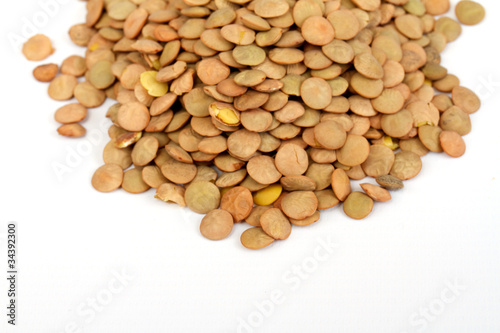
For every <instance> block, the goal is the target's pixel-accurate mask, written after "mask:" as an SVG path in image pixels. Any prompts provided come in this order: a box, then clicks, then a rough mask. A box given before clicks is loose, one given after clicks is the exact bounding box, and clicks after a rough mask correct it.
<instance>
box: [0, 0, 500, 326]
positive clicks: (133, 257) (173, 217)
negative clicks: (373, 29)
mask: <svg viewBox="0 0 500 333" xmlns="http://www.w3.org/2000/svg"><path fill="white" fill-rule="evenodd" d="M42 1H43V0H42ZM61 2H62V0H61ZM66 2H67V3H66V4H63V5H59V6H58V8H57V9H54V8H53V12H54V13H53V14H54V15H53V17H52V18H51V19H50V21H49V22H43V21H42V22H39V25H40V28H39V31H40V32H41V33H44V34H46V35H47V36H50V38H51V39H52V41H53V43H54V46H55V48H56V52H55V54H54V55H53V56H51V57H50V58H48V59H46V60H45V61H44V63H47V62H54V63H58V64H59V63H61V61H62V60H63V59H64V58H66V57H67V56H69V55H71V54H80V55H83V53H84V49H83V48H78V47H75V46H73V45H72V43H71V41H70V39H69V37H68V35H67V31H68V29H69V27H70V26H71V25H72V24H75V23H77V22H82V21H83V19H84V17H85V10H84V5H85V2H78V1H68V0H66ZM453 2H454V3H456V1H453ZM482 3H483V4H484V5H485V7H486V9H487V11H488V16H487V18H486V20H485V21H484V22H483V23H482V24H480V25H478V26H473V27H464V28H463V33H462V36H461V37H460V38H459V39H458V40H457V41H456V42H454V43H452V44H450V45H449V46H448V47H447V49H446V51H445V53H444V54H443V61H442V64H444V65H445V66H446V67H447V68H448V69H449V72H450V73H454V74H456V75H458V76H459V77H460V79H461V81H462V84H463V85H464V86H467V87H469V88H471V89H473V90H475V91H476V92H477V93H478V94H480V95H481V96H482V102H483V107H482V108H481V110H480V111H479V112H477V113H476V114H473V115H472V121H473V129H472V132H471V133H470V134H469V135H467V136H466V137H465V141H466V144H467V152H466V154H465V155H464V156H463V157H462V158H459V159H452V158H449V157H447V156H445V155H444V154H429V155H428V156H425V157H424V158H423V169H422V172H421V174H420V175H419V176H418V177H417V178H415V179H413V180H411V181H407V182H406V183H405V186H406V187H405V189H404V190H402V191H400V192H397V193H393V200H392V201H391V202H389V203H378V204H376V205H375V208H374V210H373V212H372V214H371V215H370V216H369V217H368V218H367V219H365V220H362V221H355V220H352V219H349V218H347V217H346V216H345V215H344V214H343V212H342V210H341V208H340V207H335V208H334V209H331V210H328V211H323V212H322V214H321V215H322V217H321V220H320V221H319V222H318V223H315V224H314V225H312V226H309V227H305V228H298V227H294V228H293V232H292V234H291V236H290V238H289V239H288V240H286V241H281V242H275V244H273V245H272V246H270V247H268V248H266V249H263V250H260V251H250V250H247V249H245V248H244V247H243V246H241V244H240V240H239V237H240V234H241V233H242V231H243V230H244V229H245V228H247V226H246V225H244V224H238V225H236V226H235V228H234V230H233V232H232V234H231V235H230V237H229V238H227V239H225V240H223V241H220V242H212V241H209V240H206V239H204V238H203V237H202V236H201V235H200V233H199V222H200V219H201V216H199V215H197V214H194V213H190V212H188V211H187V209H180V208H178V207H176V206H174V205H169V204H166V203H163V202H161V201H159V200H156V199H154V198H153V196H154V190H150V191H148V192H146V193H143V194H140V195H132V194H128V193H126V192H124V191H122V190H119V191H116V192H113V193H110V194H102V193H98V192H96V191H95V190H93V188H92V187H91V185H90V178H91V176H92V174H93V172H94V170H95V169H96V168H97V167H99V166H100V165H101V164H102V163H103V162H102V157H101V153H102V149H103V147H104V145H105V143H106V140H107V137H106V138H105V139H103V140H100V141H99V140H98V141H94V142H93V143H92V142H91V141H89V137H86V138H82V139H68V138H64V137H61V136H59V135H58V134H57V132H56V128H57V127H58V125H57V123H56V122H55V121H54V119H53V113H54V111H55V110H56V109H57V108H58V107H60V106H62V105H64V102H55V101H52V100H50V99H49V97H48V96H47V92H46V90H47V84H43V83H39V82H37V81H35V80H34V79H33V77H32V74H31V72H32V70H33V68H34V67H35V66H36V65H37V63H34V62H29V61H27V60H26V59H25V58H24V57H23V56H22V55H21V52H20V51H19V49H18V48H16V47H14V46H13V45H12V44H11V42H10V41H9V37H10V38H12V37H13V36H14V34H15V35H18V36H22V33H23V26H25V25H26V22H33V16H36V15H38V14H39V13H41V12H43V11H42V7H41V5H40V3H39V2H37V1H34V0H24V1H10V2H9V9H7V8H4V9H3V10H2V11H1V12H0V25H1V42H0V43H1V45H2V47H1V49H2V52H1V55H0V57H1V60H2V61H1V64H2V71H1V80H0V84H1V87H2V89H1V91H2V103H1V105H2V107H1V110H0V124H1V126H0V128H1V138H2V139H1V150H0V156H1V163H0V175H1V179H2V182H1V185H0V188H1V198H0V199H1V200H0V212H1V214H0V228H1V229H0V236H2V238H0V241H1V242H2V246H1V249H2V250H1V251H2V252H1V255H0V258H1V264H0V266H1V267H2V270H1V271H2V272H3V273H2V274H1V275H0V277H1V279H0V281H1V283H0V288H1V289H0V302H1V303H0V304H1V309H2V310H0V311H1V313H0V318H1V319H0V320H1V323H0V332H41V333H54V332H57V333H62V332H92V333H101V332H102V333H104V332H106V333H108V332H207V333H212V332H214V333H215V332H217V333H219V332H245V333H250V332H347V333H351V332H352V333H356V332H363V333H364V332H383V333H403V332H407V333H411V332H454V333H465V332H482V333H487V332H500V316H499V311H500V283H499V282H500V245H499V243H500V242H499V240H500V210H499V208H498V205H499V201H500V185H499V182H500V178H499V169H500V148H499V147H500V139H499V124H500V110H499V107H500V103H499V97H498V95H499V94H498V92H499V89H500V86H499V83H500V69H499V67H498V54H499V53H498V51H499V48H498V31H499V30H500V20H498V18H497V17H496V13H498V11H499V10H500V4H499V3H498V2H496V1H493V0H488V1H487V0H484V1H482ZM450 15H451V16H452V17H454V14H453V12H451V13H450ZM488 81H490V83H488ZM491 81H492V82H497V83H496V85H495V84H491ZM110 104H111V102H108V103H107V104H106V105H105V106H103V107H100V108H98V109H92V110H89V116H88V119H87V120H85V122H84V125H85V127H86V128H87V129H88V131H89V133H90V132H92V133H94V134H95V135H96V136H97V137H98V135H99V133H101V134H105V133H103V132H102V130H101V129H100V127H99V124H100V123H101V122H102V121H103V119H104V115H105V113H106V110H107V106H109V105H110ZM106 128H107V125H106ZM84 145H86V146H87V147H90V149H89V153H88V155H87V156H85V158H83V159H82V160H81V161H80V160H74V161H73V163H74V164H72V165H73V166H72V167H71V172H70V173H66V174H64V175H63V176H62V180H60V179H58V177H57V175H56V173H55V172H54V170H53V164H54V163H61V164H67V163H68V161H67V160H66V159H67V158H69V157H70V155H71V153H70V152H71V151H76V150H77V149H79V147H80V149H81V147H82V146H84ZM355 189H357V188H355ZM8 221H16V222H18V236H19V243H18V254H19V257H18V261H19V279H18V291H19V294H18V318H17V319H18V326H16V327H15V328H12V327H10V326H9V327H7V325H6V323H5V322H6V318H7V317H6V316H5V313H6V309H5V307H6V304H7V303H6V301H7V297H6V291H7V284H6V279H5V278H4V274H5V271H6V268H5V265H6V250H5V233H6V228H7V227H6V226H7V222H8ZM330 241H331V242H334V243H336V247H335V249H334V250H332V251H331V253H329V252H326V251H325V250H324V249H323V248H321V244H325V243H328V242H330ZM315 255H316V257H315ZM318 255H319V256H320V257H318ZM318 259H321V260H323V261H321V260H319V261H318ZM298 267H299V269H300V270H301V271H303V272H307V273H299V272H298V271H297V268H298ZM123 274H125V275H126V276H128V277H125V278H123V277H122V280H118V279H117V278H116V276H117V275H123ZM276 295H281V297H279V298H278V299H275V298H276ZM93 302H94V303H93ZM273 302H274V303H273ZM92 304H94V306H95V308H93V305H92ZM243 322H244V323H243Z"/></svg>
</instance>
